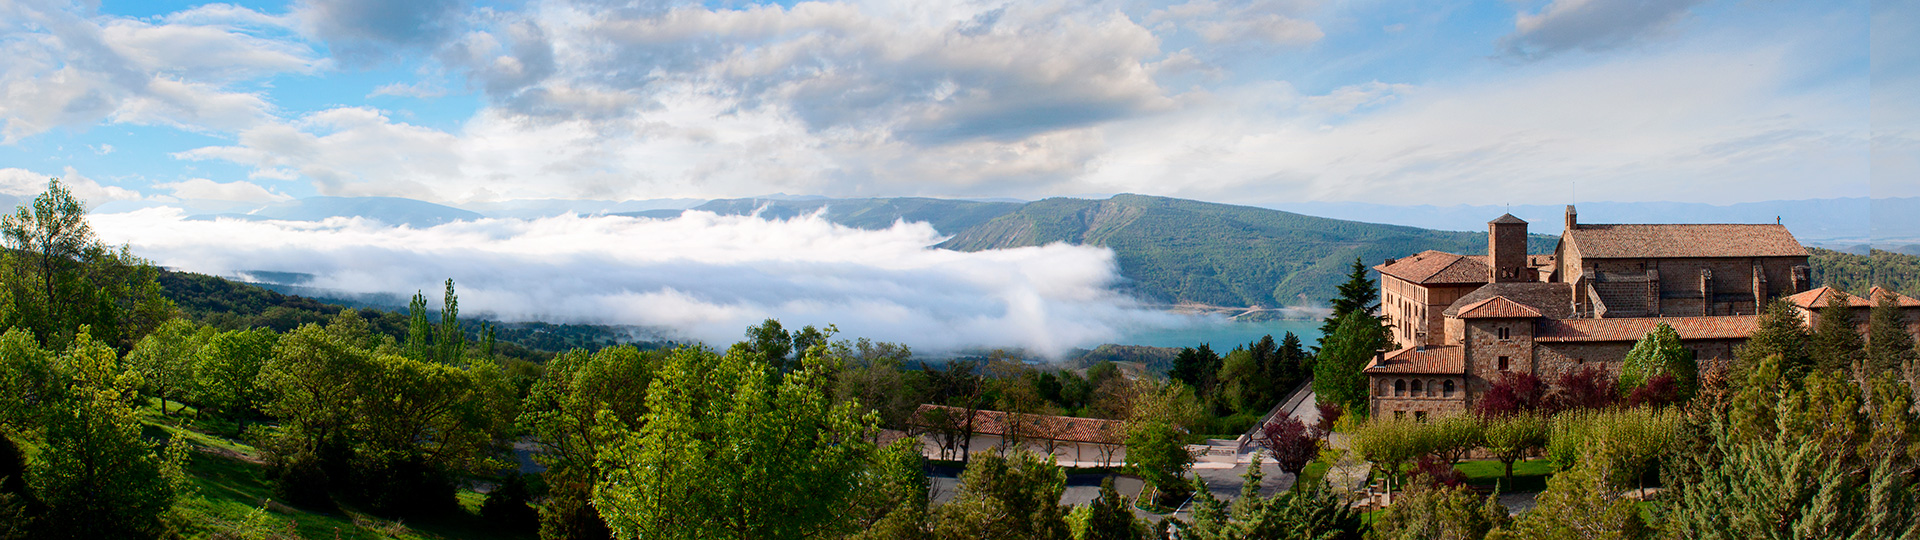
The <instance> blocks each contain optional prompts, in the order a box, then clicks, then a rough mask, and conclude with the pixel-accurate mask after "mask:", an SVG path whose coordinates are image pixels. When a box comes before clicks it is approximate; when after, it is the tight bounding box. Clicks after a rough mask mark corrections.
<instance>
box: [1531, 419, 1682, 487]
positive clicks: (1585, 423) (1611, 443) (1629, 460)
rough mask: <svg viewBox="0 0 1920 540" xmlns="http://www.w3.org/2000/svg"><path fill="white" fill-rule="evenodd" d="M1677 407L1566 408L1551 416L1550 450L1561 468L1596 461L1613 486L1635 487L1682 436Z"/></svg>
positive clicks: (1549, 455) (1550, 455) (1551, 455)
mask: <svg viewBox="0 0 1920 540" xmlns="http://www.w3.org/2000/svg"><path fill="white" fill-rule="evenodd" d="M1679 429H1680V414H1679V411H1677V410H1675V409H1661V410H1654V409H1648V408H1632V409H1595V410H1583V411H1567V412H1563V413H1560V414H1559V415H1558V416H1555V417H1554V419H1553V427H1552V430H1551V432H1550V434H1549V437H1548V441H1547V448H1546V454H1547V457H1548V458H1551V459H1552V460H1553V461H1554V463H1555V464H1556V465H1559V466H1560V467H1561V468H1562V469H1568V468H1573V467H1576V466H1579V465H1582V464H1585V463H1586V462H1588V461H1593V460H1598V463H1594V464H1593V466H1594V467H1595V468H1596V469H1597V470H1599V471H1601V472H1603V473H1605V474H1607V475H1609V476H1608V477H1607V481H1608V482H1611V484H1610V485H1611V486H1614V487H1621V488H1625V487H1634V486H1636V485H1637V483H1638V481H1639V480H1640V479H1641V478H1643V477H1644V476H1646V475H1647V474H1648V473H1650V472H1652V467H1653V466H1654V465H1655V464H1656V463H1657V460H1658V459H1659V458H1660V457H1661V456H1662V455H1664V454H1665V453H1666V452H1667V451H1668V450H1669V449H1670V448H1672V447H1673V445H1674V443H1675V441H1676V440H1678V439H1679V437H1680V432H1679Z"/></svg>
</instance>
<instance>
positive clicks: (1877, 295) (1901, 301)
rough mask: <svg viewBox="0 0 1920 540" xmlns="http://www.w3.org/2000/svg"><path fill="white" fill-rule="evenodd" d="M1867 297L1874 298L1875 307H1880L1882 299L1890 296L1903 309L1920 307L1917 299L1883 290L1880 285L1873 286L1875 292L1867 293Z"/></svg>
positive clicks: (1919, 301)
mask: <svg viewBox="0 0 1920 540" xmlns="http://www.w3.org/2000/svg"><path fill="white" fill-rule="evenodd" d="M1867 295H1868V296H1871V297H1873V303H1874V305H1879V304H1880V299H1881V298H1883V297H1886V296H1888V295H1892V296H1893V303H1894V304H1895V305H1898V306H1900V307H1903V308H1908V307H1920V299H1915V298H1914V297H1911V296H1907V295H1904V294H1900V293H1897V292H1893V291H1889V290H1886V289H1884V288H1881V287H1880V286H1879V285H1875V286H1873V290H1871V291H1867Z"/></svg>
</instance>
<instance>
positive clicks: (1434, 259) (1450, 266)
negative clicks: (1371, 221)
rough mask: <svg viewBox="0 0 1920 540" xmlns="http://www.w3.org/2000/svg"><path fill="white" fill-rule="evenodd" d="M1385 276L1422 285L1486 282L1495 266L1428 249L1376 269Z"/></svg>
mask: <svg viewBox="0 0 1920 540" xmlns="http://www.w3.org/2000/svg"><path fill="white" fill-rule="evenodd" d="M1373 269H1374V270H1378V271H1380V273H1382V274H1386V275H1389V276H1393V277H1397V278H1400V279H1404V280H1407V281H1410V282H1413V283H1419V284H1422V285H1440V284H1474V283H1486V282H1487V278H1489V277H1492V276H1493V267H1491V266H1487V262H1486V260H1485V259H1484V258H1482V257H1469V256H1465V255H1455V254H1452V253H1447V252H1445V251H1434V250H1426V251H1422V252H1420V253H1418V254H1415V255H1414V256H1412V257H1407V258H1404V259H1397V260H1395V261H1393V263H1392V264H1382V265H1379V266H1375V267H1373Z"/></svg>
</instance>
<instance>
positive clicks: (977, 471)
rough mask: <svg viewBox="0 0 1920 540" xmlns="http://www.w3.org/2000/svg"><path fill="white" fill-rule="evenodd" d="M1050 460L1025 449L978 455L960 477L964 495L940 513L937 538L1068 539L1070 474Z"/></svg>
mask: <svg viewBox="0 0 1920 540" xmlns="http://www.w3.org/2000/svg"><path fill="white" fill-rule="evenodd" d="M1049 461H1050V460H1049ZM1049 461H1042V460H1041V458H1040V457H1039V456H1036V455H1034V454H1033V453H1031V452H1026V451H1020V452H1015V453H1014V455H1013V456H1011V457H1000V456H997V455H993V454H984V453H983V454H981V455H980V456H976V457H975V458H974V459H973V461H971V462H968V463H967V470H966V471H965V472H962V473H961V474H960V492H959V493H958V494H956V495H955V496H954V498H953V500H952V501H950V502H948V503H946V504H943V505H940V506H939V507H937V508H936V509H935V511H934V512H935V519H934V527H933V529H934V535H933V536H934V538H938V539H940V540H972V539H976V538H1020V539H1030V540H1067V538H1068V537H1069V532H1068V529H1067V520H1066V516H1067V514H1066V508H1064V507H1062V506H1061V505H1060V495H1061V494H1062V493H1065V492H1066V489H1067V476H1066V473H1065V472H1064V471H1062V470H1061V469H1060V467H1059V466H1057V465H1054V464H1053V463H1050V462H1049Z"/></svg>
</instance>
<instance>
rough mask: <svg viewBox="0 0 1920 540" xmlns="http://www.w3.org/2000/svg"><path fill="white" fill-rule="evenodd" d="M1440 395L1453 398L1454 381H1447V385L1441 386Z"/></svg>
mask: <svg viewBox="0 0 1920 540" xmlns="http://www.w3.org/2000/svg"><path fill="white" fill-rule="evenodd" d="M1440 395H1442V396H1446V397H1453V379H1447V381H1446V382H1445V383H1442V384H1441V386H1440Z"/></svg>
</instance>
